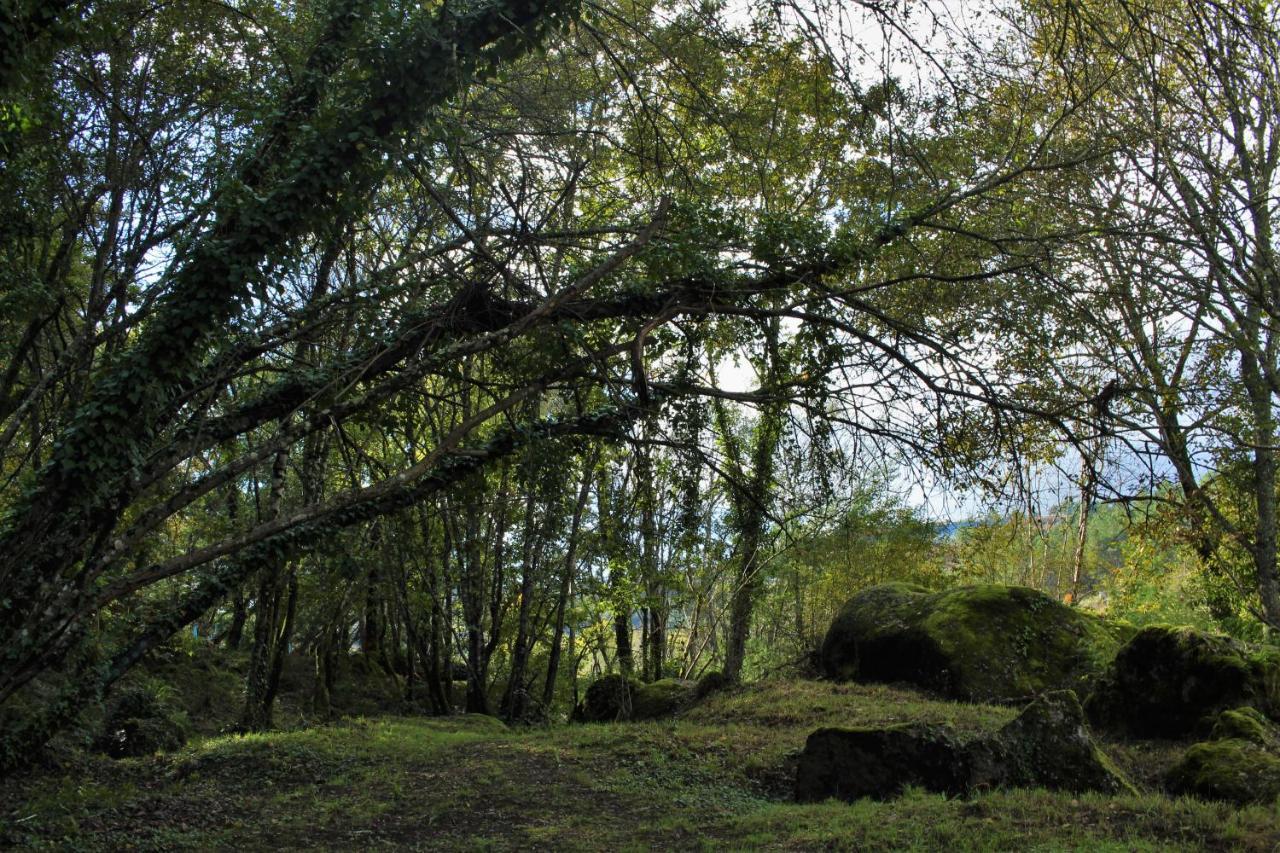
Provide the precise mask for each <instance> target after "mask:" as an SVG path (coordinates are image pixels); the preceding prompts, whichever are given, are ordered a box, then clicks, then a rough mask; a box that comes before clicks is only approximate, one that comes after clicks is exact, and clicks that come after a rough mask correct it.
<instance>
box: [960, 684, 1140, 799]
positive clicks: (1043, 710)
mask: <svg viewBox="0 0 1280 853" xmlns="http://www.w3.org/2000/svg"><path fill="white" fill-rule="evenodd" d="M969 763H970V784H971V786H972V787H973V788H995V787H1000V788H1019V787H1038V788H1048V789H1050V790H1054V791H1073V792H1076V793H1082V792H1084V791H1101V792H1103V793H1108V794H1118V793H1122V792H1130V793H1131V792H1133V790H1134V789H1133V786H1132V785H1131V784H1130V783H1129V781H1128V780H1127V779H1125V777H1124V775H1123V774H1122V773H1121V772H1120V771H1119V770H1118V769H1117V768H1116V766H1115V765H1114V764H1112V763H1111V760H1110V759H1109V758H1107V756H1106V754H1105V753H1104V752H1103V751H1102V750H1101V749H1099V748H1098V745H1097V743H1095V742H1094V740H1093V736H1092V734H1090V732H1089V725H1088V723H1087V722H1086V720H1085V715H1084V709H1083V708H1081V707H1080V700H1079V699H1078V698H1077V697H1076V694H1075V693H1074V692H1072V691H1070V690H1059V691H1055V692H1053V693H1046V694H1044V695H1043V696H1039V697H1037V698H1036V700H1035V701H1033V702H1032V703H1031V704H1030V705H1028V706H1027V707H1026V708H1024V709H1023V711H1022V713H1020V714H1019V715H1018V716H1017V717H1015V718H1014V719H1013V720H1011V721H1010V722H1009V723H1008V724H1007V725H1005V726H1004V727H1003V728H1002V729H1000V731H998V732H996V734H995V736H994V737H991V738H984V739H980V740H978V741H976V742H975V743H973V744H972V745H971V746H970V749H969Z"/></svg>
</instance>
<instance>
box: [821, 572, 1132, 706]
mask: <svg viewBox="0 0 1280 853" xmlns="http://www.w3.org/2000/svg"><path fill="white" fill-rule="evenodd" d="M1123 633H1124V631H1123V629H1120V628H1116V627H1114V626H1109V625H1108V624H1107V623H1106V622H1104V621H1103V620H1102V619H1099V618H1098V617H1096V616H1093V615H1092V614H1088V613H1083V612H1080V611H1078V610H1075V609H1072V608H1070V607H1067V606H1066V605H1063V604H1061V603H1060V602H1058V601H1055V600H1054V599H1052V598H1049V597H1048V596H1046V595H1044V594H1043V593H1040V592H1037V591H1036V590H1032V589H1027V588H1024V587H1011V586H1000V585H984V586H968V587H958V588H956V589H950V590H946V591H944V592H940V593H930V592H928V591H927V590H925V589H923V588H921V587H917V586H913V585H910V584H885V585H883V586H878V587H873V588H872V589H869V590H865V591H863V592H861V593H859V594H858V595H857V596H855V597H854V598H853V599H852V600H850V601H849V603H848V604H846V605H845V607H844V608H843V609H842V610H841V613H840V615H839V616H838V617H837V618H836V620H835V622H834V623H833V624H832V626H831V630H830V631H829V632H828V634H827V637H826V640H825V641H824V643H823V649H822V657H823V666H824V668H825V670H826V672H827V674H828V675H830V676H831V677H834V678H837V679H859V680H869V681H907V682H911V683H914V684H919V685H921V686H923V687H928V688H930V689H934V690H938V691H940V692H942V693H944V694H946V695H948V696H953V697H956V698H960V699H967V700H971V701H1018V700H1025V699H1027V698H1030V697H1031V696H1034V695H1036V694H1038V693H1041V692H1043V691H1046V690H1057V689H1074V690H1076V691H1077V692H1079V693H1084V692H1086V691H1087V690H1088V688H1089V687H1090V685H1091V683H1092V682H1093V680H1094V679H1095V678H1096V677H1097V676H1098V675H1099V674H1100V673H1101V672H1102V671H1103V669H1104V667H1105V666H1106V665H1107V663H1109V661H1110V659H1111V657H1112V656H1114V654H1115V652H1116V651H1117V650H1118V649H1119V647H1120V638H1121V636H1123Z"/></svg>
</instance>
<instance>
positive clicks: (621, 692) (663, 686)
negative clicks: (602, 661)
mask: <svg viewBox="0 0 1280 853" xmlns="http://www.w3.org/2000/svg"><path fill="white" fill-rule="evenodd" d="M697 690H698V684H697V682H695V681H688V680H685V679H681V678H664V679H662V680H660V681H655V682H653V683H651V684H644V683H642V682H640V681H638V680H636V679H634V678H625V679H624V678H623V677H622V676H621V675H616V674H614V675H606V676H604V677H603V678H600V679H597V680H596V681H595V682H594V683H592V685H591V686H590V687H588V688H587V692H586V694H585V695H584V696H583V697H582V701H581V702H579V703H578V707H577V708H575V709H574V711H573V716H572V719H573V721H574V722H579V723H606V722H616V721H621V720H654V719H657V718H659V717H666V716H670V715H671V714H674V713H676V712H677V711H680V710H683V709H684V708H687V707H688V706H689V705H691V704H693V702H694V700H695V699H696V697H697Z"/></svg>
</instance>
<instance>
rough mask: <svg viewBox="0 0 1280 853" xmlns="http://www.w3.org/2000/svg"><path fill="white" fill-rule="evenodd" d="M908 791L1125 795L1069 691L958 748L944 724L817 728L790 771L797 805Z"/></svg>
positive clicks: (1125, 785) (1041, 701)
mask: <svg viewBox="0 0 1280 853" xmlns="http://www.w3.org/2000/svg"><path fill="white" fill-rule="evenodd" d="M908 785H914V786H918V787H921V788H925V789H926V790H929V791H935V792H938V793H943V794H967V793H971V792H973V791H980V790H987V789H990V788H1013V787H1024V788H1025V787H1037V788H1048V789H1051V790H1056V791H1072V792H1076V793H1081V792H1085V791H1100V792H1103V793H1108V794H1116V793H1121V792H1132V791H1133V786H1132V785H1131V784H1130V783H1129V781H1128V780H1127V779H1125V778H1124V776H1123V774H1121V773H1120V771H1119V770H1117V769H1116V768H1115V766H1114V765H1113V764H1112V763H1111V761H1110V760H1109V759H1108V758H1107V756H1106V755H1105V754H1104V753H1103V752H1102V750H1100V749H1099V748H1098V746H1097V744H1096V743H1094V741H1093V738H1092V736H1091V735H1090V734H1089V727H1088V724H1087V723H1086V722H1085V717H1084V711H1083V710H1082V709H1081V707H1080V700H1079V699H1077V698H1076V695H1075V693H1073V692H1071V691H1070V690H1063V691H1057V692H1054V693H1049V694H1046V695H1044V696H1041V697H1039V698H1037V699H1036V700H1035V701H1034V702H1032V703H1031V704H1030V705H1028V706H1027V707H1026V708H1025V709H1023V711H1022V713H1021V714H1019V715H1018V716H1017V717H1016V718H1014V719H1013V720H1012V721H1010V722H1009V723H1008V724H1007V725H1005V726H1004V727H1003V728H1001V729H1000V730H999V731H997V732H995V733H993V734H990V735H987V736H985V737H979V738H975V739H973V740H971V741H968V742H965V743H962V742H960V741H959V740H958V739H957V738H956V736H955V734H954V733H953V732H952V731H951V729H950V728H948V727H947V726H935V725H923V724H911V725H900V726H891V727H889V728H883V729H841V728H825V729H818V730H817V731H816V732H814V733H813V734H811V735H809V738H808V740H807V741H806V742H805V747H804V752H803V753H801V756H800V764H799V767H798V768H797V770H796V785H795V795H796V799H797V800H799V801H800V802H815V801H818V800H823V799H826V798H828V797H835V798H838V799H843V800H855V799H860V798H863V797H873V798H877V799H884V798H887V797H892V796H895V795H897V794H899V793H901V792H902V790H903V788H905V787H907V786H908Z"/></svg>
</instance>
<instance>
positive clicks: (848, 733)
mask: <svg viewBox="0 0 1280 853" xmlns="http://www.w3.org/2000/svg"><path fill="white" fill-rule="evenodd" d="M908 785H915V786H919V787H922V788H926V789H928V790H930V791H938V792H942V793H949V794H960V793H963V792H964V791H965V790H966V788H967V785H968V766H967V763H966V759H965V753H964V747H963V746H962V745H961V744H960V742H959V741H958V740H957V739H956V737H955V735H954V734H953V733H952V731H951V729H950V728H948V727H946V726H935V725H925V724H906V725H900V726H891V727H889V728H883V729H845V728H823V729H818V730H817V731H815V732H813V733H812V734H810V735H809V737H808V739H807V740H806V741H805V745H804V751H803V752H802V753H801V755H800V764H799V767H798V768H797V770H796V786H795V796H796V800H797V801H799V802H802V803H812V802H818V801H820V800H825V799H828V798H830V797H835V798H836V799H840V800H848V801H853V800H857V799H861V798H863V797H873V798H876V799H887V798H889V797H894V796H897V795H898V794H900V793H902V790H903V788H905V787H907V786H908Z"/></svg>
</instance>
